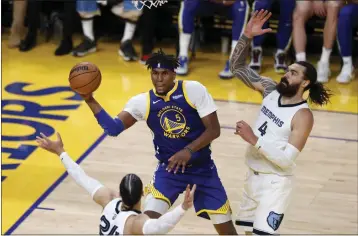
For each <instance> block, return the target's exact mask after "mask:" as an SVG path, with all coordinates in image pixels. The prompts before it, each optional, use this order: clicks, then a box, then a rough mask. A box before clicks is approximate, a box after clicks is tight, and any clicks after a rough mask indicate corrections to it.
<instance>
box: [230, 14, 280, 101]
mask: <svg viewBox="0 0 358 236" xmlns="http://www.w3.org/2000/svg"><path fill="white" fill-rule="evenodd" d="M270 16H271V13H270V12H268V11H264V10H261V11H259V12H258V11H255V12H254V13H253V15H252V17H251V19H250V21H249V22H248V23H247V25H246V28H245V31H244V34H243V35H242V36H241V37H240V39H239V41H238V42H237V44H236V47H235V50H234V52H233V54H232V56H231V58H230V70H231V72H232V73H233V74H234V75H235V76H236V77H238V78H239V79H240V80H242V81H243V82H244V83H245V84H246V85H247V86H248V87H250V88H252V89H255V90H258V91H260V92H261V93H262V95H263V97H265V96H267V95H268V94H270V93H271V92H272V91H273V90H275V87H276V83H275V81H273V80H272V79H270V78H266V77H261V76H260V75H259V74H257V72H256V71H254V70H252V69H251V68H250V67H248V66H247V65H246V56H247V52H248V49H249V46H250V42H251V40H252V38H253V37H254V36H258V35H262V34H264V33H267V32H270V31H271V29H262V26H263V25H264V23H265V22H266V21H267V20H268V19H269V18H270Z"/></svg>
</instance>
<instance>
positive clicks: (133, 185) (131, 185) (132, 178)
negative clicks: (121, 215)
mask: <svg viewBox="0 0 358 236" xmlns="http://www.w3.org/2000/svg"><path fill="white" fill-rule="evenodd" d="M142 192H143V183H142V180H141V179H140V178H139V177H138V176H137V175H136V174H127V175H126V176H124V177H123V179H122V181H121V184H120V185H119V193H120V195H121V198H122V201H123V203H124V204H125V205H126V210H130V209H132V208H133V206H134V205H135V204H137V203H138V202H139V200H140V199H141V197H142Z"/></svg>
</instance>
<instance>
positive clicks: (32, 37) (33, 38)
mask: <svg viewBox="0 0 358 236" xmlns="http://www.w3.org/2000/svg"><path fill="white" fill-rule="evenodd" d="M55 11H62V12H63V13H64V14H63V29H62V36H63V38H62V40H61V43H60V45H59V47H58V48H57V49H56V51H55V55H64V54H68V53H69V52H70V51H71V50H72V33H73V21H74V16H75V2H74V1H36V0H28V1H27V15H26V18H27V26H28V31H27V35H26V37H25V39H24V40H22V41H21V44H20V51H22V52H26V51H29V50H31V49H32V48H33V47H35V46H36V42H37V31H38V29H39V28H40V23H41V13H44V14H45V18H46V19H45V21H46V24H48V27H47V28H46V30H47V32H46V34H47V39H48V38H49V37H51V33H52V30H53V27H54V26H53V23H54V22H53V21H52V20H53V19H51V17H50V15H52V14H51V13H53V12H55Z"/></svg>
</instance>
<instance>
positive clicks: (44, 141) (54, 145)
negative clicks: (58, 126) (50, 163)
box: [36, 133, 65, 155]
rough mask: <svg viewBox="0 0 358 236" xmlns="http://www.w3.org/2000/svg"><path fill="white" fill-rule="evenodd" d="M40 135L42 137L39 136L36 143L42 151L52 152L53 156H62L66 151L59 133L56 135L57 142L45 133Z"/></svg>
mask: <svg viewBox="0 0 358 236" xmlns="http://www.w3.org/2000/svg"><path fill="white" fill-rule="evenodd" d="M40 134H41V137H39V136H37V137H36V141H37V143H38V144H39V146H40V147H41V148H42V149H45V150H46V151H49V152H52V153H53V154H57V155H60V154H61V153H62V152H64V151H65V149H64V148H63V142H62V139H61V135H60V134H59V133H56V135H57V140H55V141H52V140H50V139H49V138H48V137H47V136H46V135H44V134H43V133H40Z"/></svg>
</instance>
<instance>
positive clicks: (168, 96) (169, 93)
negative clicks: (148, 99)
mask: <svg viewBox="0 0 358 236" xmlns="http://www.w3.org/2000/svg"><path fill="white" fill-rule="evenodd" d="M177 88H178V81H175V84H174V87H173V88H172V89H171V90H170V91H169V92H168V93H167V95H165V96H161V95H159V94H157V92H156V91H155V88H154V89H153V92H154V94H155V96H157V97H160V98H163V99H164V101H166V102H168V101H170V96H171V95H172V94H173V93H174V92H175V91H176V90H177Z"/></svg>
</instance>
